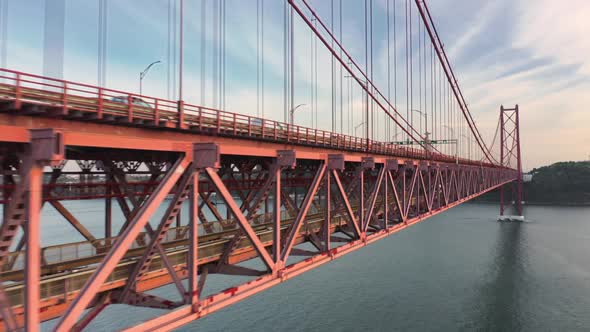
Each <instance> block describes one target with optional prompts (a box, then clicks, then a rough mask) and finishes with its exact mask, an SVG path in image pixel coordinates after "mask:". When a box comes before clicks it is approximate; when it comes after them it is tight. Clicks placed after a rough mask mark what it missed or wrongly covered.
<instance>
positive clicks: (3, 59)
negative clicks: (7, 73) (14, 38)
mask: <svg viewBox="0 0 590 332" xmlns="http://www.w3.org/2000/svg"><path fill="white" fill-rule="evenodd" d="M7 52H8V0H0V67H2V68H6V67H7V62H8V58H7Z"/></svg>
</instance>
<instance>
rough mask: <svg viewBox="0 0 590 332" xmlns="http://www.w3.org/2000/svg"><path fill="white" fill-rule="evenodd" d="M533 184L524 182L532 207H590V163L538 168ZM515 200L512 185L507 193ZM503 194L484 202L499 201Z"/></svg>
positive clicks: (490, 195) (489, 196)
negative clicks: (543, 205)
mask: <svg viewBox="0 0 590 332" xmlns="http://www.w3.org/2000/svg"><path fill="white" fill-rule="evenodd" d="M530 174H531V175H532V176H533V178H532V180H531V181H530V182H526V183H524V201H525V202H526V203H528V204H559V205H590V161H578V162H575V161H567V162H558V163H555V164H552V165H549V166H543V167H539V168H534V169H533V170H532V171H530ZM504 192H505V194H506V197H507V199H508V200H512V191H511V190H510V188H509V185H507V186H506V187H505V190H504ZM499 200H500V192H499V190H494V191H492V192H490V193H488V194H486V195H483V196H482V197H481V198H480V201H499Z"/></svg>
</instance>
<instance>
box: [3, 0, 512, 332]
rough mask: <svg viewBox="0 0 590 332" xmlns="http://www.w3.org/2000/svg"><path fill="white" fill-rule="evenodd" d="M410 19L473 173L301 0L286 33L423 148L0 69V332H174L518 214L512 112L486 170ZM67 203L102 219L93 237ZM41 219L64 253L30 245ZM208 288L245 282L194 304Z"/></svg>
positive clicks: (445, 66) (439, 51) (37, 240)
mask: <svg viewBox="0 0 590 332" xmlns="http://www.w3.org/2000/svg"><path fill="white" fill-rule="evenodd" d="M415 3H416V6H417V9H418V11H419V14H420V18H421V19H422V21H423V24H424V28H425V30H424V32H425V34H424V36H426V33H427V34H428V36H429V38H430V41H431V43H432V45H433V52H434V54H436V57H437V58H438V59H439V62H440V64H441V66H442V72H443V73H444V75H445V76H446V79H447V81H448V84H449V87H450V89H449V94H448V99H449V100H448V102H451V97H452V96H453V97H454V99H455V101H456V103H457V104H458V106H459V110H460V111H461V113H462V115H463V118H464V120H465V123H466V124H467V126H465V129H466V130H467V129H468V130H469V131H470V132H471V134H473V136H474V138H475V143H477V146H478V147H479V149H481V151H480V152H481V153H482V156H483V158H482V160H473V159H471V158H470V157H468V158H465V157H464V156H463V157H461V156H459V155H458V153H457V151H455V155H454V156H451V155H448V154H444V153H441V152H440V151H438V150H437V149H436V147H434V146H432V145H428V144H425V143H426V142H428V140H427V139H425V137H422V134H421V133H419V132H418V131H416V130H415V129H414V128H413V127H412V125H411V123H410V122H408V120H407V119H404V118H403V116H401V114H400V113H399V112H398V110H397V109H396V108H395V105H393V104H392V103H391V101H390V100H389V98H387V97H385V95H384V94H383V93H381V91H380V90H379V89H378V88H377V86H376V85H375V84H373V82H372V81H371V79H370V77H372V75H371V74H370V73H368V72H367V70H366V68H365V70H363V69H362V68H361V66H360V65H359V64H358V62H357V61H355V60H354V59H353V58H352V56H351V55H350V54H349V53H348V52H347V51H346V50H345V49H344V47H343V46H342V44H341V43H340V42H339V41H338V40H337V38H336V37H335V36H334V34H333V32H332V31H331V30H330V29H329V28H328V27H327V25H326V24H325V23H324V22H323V21H322V20H321V18H320V17H319V16H318V15H317V14H316V12H315V11H314V10H313V8H312V7H311V6H310V5H309V3H308V1H306V0H300V1H294V0H287V1H286V2H285V4H284V5H285V7H284V8H285V15H286V16H285V17H287V16H290V17H291V19H293V17H295V15H297V16H298V19H301V21H302V22H303V23H304V24H305V25H307V27H308V28H309V29H310V30H311V32H312V33H313V36H315V38H317V39H318V40H319V41H320V42H321V43H322V44H323V45H324V46H325V48H326V49H327V50H328V51H329V52H330V54H331V56H332V57H333V60H334V62H338V63H340V65H341V67H342V68H343V69H344V70H345V72H346V73H347V74H348V77H350V78H351V81H354V82H356V83H358V84H359V86H360V87H361V89H362V91H363V93H364V98H365V104H366V105H367V107H366V109H365V111H367V112H368V109H369V108H368V105H369V101H370V103H371V104H373V105H374V106H375V109H376V110H377V111H379V112H382V113H383V114H385V115H387V116H388V117H389V118H388V121H390V122H391V123H392V124H394V125H395V126H397V127H398V128H400V129H401V131H403V132H405V134H406V137H407V139H408V140H410V139H411V141H412V142H415V143H417V144H419V145H422V147H423V148H420V149H415V148H411V147H408V146H400V145H398V144H394V143H392V142H381V141H378V140H372V139H370V137H371V136H370V135H369V129H368V128H369V124H368V123H367V124H366V134H365V137H364V138H359V137H356V136H351V135H344V134H342V133H335V132H329V131H325V130H321V129H317V128H314V129H312V128H306V127H303V126H298V125H294V124H293V123H281V122H278V121H273V120H267V119H261V118H258V117H252V116H248V115H243V114H237V113H231V112H227V111H224V110H220V109H214V108H209V107H205V106H201V105H191V104H188V103H185V102H184V101H183V100H165V99H162V98H156V97H149V96H143V95H138V94H134V93H130V92H125V91H117V90H113V89H108V88H104V87H97V86H92V85H88V84H82V83H77V82H71V81H66V80H60V79H54V78H48V77H42V76H38V75H33V74H27V73H23V72H19V71H15V70H10V69H2V68H0V82H1V83H0V172H1V179H2V182H1V185H0V203H2V207H3V209H2V224H1V225H0V319H1V324H0V326H1V328H0V330H4V331H18V330H23V329H24V330H26V331H37V330H39V328H40V324H41V323H42V322H46V321H49V320H56V321H54V322H55V323H56V325H55V328H54V329H55V330H56V331H72V330H73V331H79V330H83V329H84V328H86V327H87V326H89V324H91V323H92V322H93V321H94V320H95V319H96V317H97V316H99V315H100V314H101V312H102V311H103V310H104V309H105V308H106V307H108V306H109V305H112V304H117V305H126V306H129V307H140V308H158V309H163V310H165V311H164V312H163V314H161V315H160V316H158V317H155V318H152V319H149V320H147V321H143V322H140V321H138V322H130V323H131V324H136V325H134V326H131V327H129V328H128V331H165V330H171V329H174V328H176V327H179V326H182V325H184V324H187V323H189V322H191V321H194V320H197V319H199V318H201V317H203V316H206V315H208V314H211V313H213V312H216V311H218V310H220V309H222V308H224V307H227V306H229V305H231V304H233V303H236V302H238V301H240V300H242V299H244V298H246V297H248V296H250V295H253V294H256V293H258V292H261V291H263V290H265V289H267V288H269V287H272V286H274V285H277V284H279V283H281V282H284V281H286V280H289V279H290V278H292V277H295V276H297V275H299V274H302V273H304V272H306V271H308V270H310V269H313V268H316V267H318V266H320V265H322V264H324V263H327V262H330V261H331V260H334V259H337V258H339V257H341V256H343V255H346V254H347V253H350V252H352V251H355V250H358V249H361V248H363V247H365V246H367V245H368V244H370V243H372V242H374V241H377V240H379V239H382V238H384V237H387V236H389V235H391V234H393V233H396V232H397V231H400V230H402V229H405V228H406V227H408V226H411V225H413V224H416V223H418V222H420V221H423V220H425V219H427V218H428V217H430V216H433V215H435V214H438V213H441V212H443V211H445V210H448V209H450V208H452V207H454V206H457V205H459V204H461V203H464V202H466V201H468V200H470V199H473V198H475V197H477V196H479V195H482V194H484V193H486V192H489V191H491V190H494V189H496V188H501V187H502V186H503V185H505V184H508V183H511V182H514V181H516V184H517V186H516V190H517V197H518V198H519V199H518V204H517V206H518V209H519V213H520V212H521V207H520V201H521V197H522V190H521V189H520V188H521V183H522V175H521V170H522V168H521V162H520V135H519V129H518V127H519V122H518V107H516V108H515V109H504V108H502V112H501V114H502V115H501V125H502V131H501V133H502V134H501V140H502V153H501V160H500V162H498V161H496V160H495V158H494V156H493V155H492V154H491V151H490V150H489V148H488V147H487V146H486V145H485V143H484V142H483V139H482V138H481V135H480V133H479V131H478V129H477V127H476V125H475V121H474V120H473V118H472V116H471V114H470V111H469V109H468V107H467V103H466V102H465V100H464V98H463V95H462V93H461V91H460V89H459V85H458V82H457V79H456V78H455V75H454V73H453V70H452V68H451V66H450V63H449V61H448V59H447V56H446V54H445V52H444V49H443V47H442V42H441V40H440V38H439V36H438V33H437V31H436V29H435V28H434V24H433V22H432V18H431V16H430V13H429V12H428V8H427V7H426V4H425V2H424V1H419V0H415ZM288 10H289V11H290V14H289V15H288ZM371 20H372V19H371ZM291 22H293V21H291ZM371 24H372V22H371ZM285 27H287V25H285ZM371 29H372V28H371ZM181 31H182V30H181ZM287 32H288V31H287V30H285V37H286V39H285V41H284V42H285V45H284V46H285V48H286V49H287V48H288V47H287V46H288V45H289V43H292V42H293V39H292V38H287V36H288V35H289V33H287ZM291 32H292V30H291ZM181 39H182V37H181ZM290 50H291V51H292V48H291V49H290ZM181 54H182V53H181ZM292 58H293V56H291V58H290V59H291V60H289V61H293V59H292ZM433 60H434V57H433ZM289 61H288V59H286V60H285V65H286V68H287V67H289V66H288V65H289V64H288V63H287V62H289ZM181 62H182V61H181ZM290 66H291V67H290V68H291V69H292V67H293V66H292V63H290ZM224 70H225V69H224ZM179 71H180V73H182V71H181V70H179ZM286 71H287V70H286ZM290 79H291V80H292V79H293V77H292V76H291V77H290ZM286 80H287V78H286ZM286 86H287V85H286ZM286 86H285V91H286V90H287V88H286ZM291 87H292V86H291ZM291 97H292V96H291ZM137 98H140V100H142V103H141V104H139V105H138V104H136V103H134V100H137ZM291 101H292V100H291ZM424 116H425V118H426V115H424ZM440 124H441V125H442V122H441V123H440ZM455 139H456V138H455ZM511 139H512V141H511ZM509 142H513V143H509ZM514 142H516V143H514ZM484 159H485V160H486V161H483V160H484ZM514 161H516V165H515V164H514V163H513V162H514ZM69 200H94V201H93V202H92V203H93V204H95V205H96V206H100V204H103V206H104V208H101V212H104V213H103V220H104V222H101V226H102V227H99V229H100V231H99V232H98V233H97V231H96V229H97V225H96V220H95V218H93V219H94V220H89V219H90V218H88V217H83V216H80V215H81V214H82V213H80V211H76V210H74V209H72V208H71V205H69V204H67V203H64V202H66V201H69ZM47 206H49V207H50V208H51V209H54V210H55V211H56V212H57V215H58V216H59V217H60V219H61V221H62V222H63V224H62V225H61V226H55V227H56V228H59V231H60V232H62V233H63V234H67V235H70V234H72V236H74V235H75V236H76V239H72V240H67V241H71V242H67V243H63V242H64V240H61V241H59V244H57V245H47V246H42V245H41V241H42V239H44V238H43V236H42V235H43V234H42V233H43V231H45V230H46V229H47V226H46V225H45V224H44V223H43V222H44V220H42V218H41V216H42V214H41V211H42V208H44V207H47ZM502 209H503V205H502ZM183 211H184V212H185V213H184V214H183ZM187 212H188V213H187ZM502 212H503V210H502ZM183 215H184V216H185V217H184V218H183V217H182V216H183ZM185 218H186V219H185ZM44 226H45V227H44ZM246 262H248V263H246ZM249 263H253V264H249ZM254 263H258V265H256V264H254ZM253 265H254V267H252V266H253ZM220 274H224V275H240V276H247V277H249V278H250V279H249V281H247V282H245V283H242V284H238V285H228V287H227V288H226V289H224V290H222V291H220V292H216V293H214V294H212V295H205V293H204V292H203V290H204V289H205V287H206V286H208V285H209V284H211V281H210V280H211V278H216V277H217V275H220ZM207 280H209V283H208V282H207ZM166 285H169V288H170V289H171V292H170V294H166V295H167V296H157V295H154V294H153V293H152V292H150V291H152V290H156V289H161V287H163V286H166Z"/></svg>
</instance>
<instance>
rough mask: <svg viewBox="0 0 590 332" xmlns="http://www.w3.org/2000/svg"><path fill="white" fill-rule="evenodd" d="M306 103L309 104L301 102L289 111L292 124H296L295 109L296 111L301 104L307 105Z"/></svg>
mask: <svg viewBox="0 0 590 332" xmlns="http://www.w3.org/2000/svg"><path fill="white" fill-rule="evenodd" d="M305 105H307V104H299V105H297V106H295V107H293V109H291V110H290V111H289V119H290V122H291V124H292V125H294V124H295V115H294V113H295V111H296V110H297V109H298V108H299V107H301V106H305Z"/></svg>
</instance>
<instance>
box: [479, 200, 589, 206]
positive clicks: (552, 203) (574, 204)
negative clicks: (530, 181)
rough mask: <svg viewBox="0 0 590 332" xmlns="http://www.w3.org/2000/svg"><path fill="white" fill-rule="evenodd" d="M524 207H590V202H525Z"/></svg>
mask: <svg viewBox="0 0 590 332" xmlns="http://www.w3.org/2000/svg"><path fill="white" fill-rule="evenodd" d="M470 202H471V203H485V204H500V201H488V200H485V201H480V200H473V201H470ZM524 205H535V206H590V202H582V203H565V202H528V201H525V204H524Z"/></svg>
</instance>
